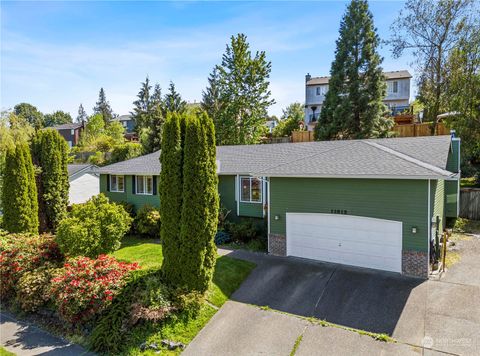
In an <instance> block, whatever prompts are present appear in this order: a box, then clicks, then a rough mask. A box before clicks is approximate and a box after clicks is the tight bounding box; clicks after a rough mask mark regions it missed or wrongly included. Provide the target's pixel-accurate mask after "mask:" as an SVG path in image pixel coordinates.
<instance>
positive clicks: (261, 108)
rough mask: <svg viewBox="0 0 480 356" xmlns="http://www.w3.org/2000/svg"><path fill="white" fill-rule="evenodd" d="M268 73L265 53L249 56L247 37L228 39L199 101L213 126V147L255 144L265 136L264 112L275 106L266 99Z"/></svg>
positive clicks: (268, 97) (268, 93)
mask: <svg viewBox="0 0 480 356" xmlns="http://www.w3.org/2000/svg"><path fill="white" fill-rule="evenodd" d="M270 72H271V63H270V62H268V61H267V59H266V54H265V52H263V51H261V52H256V53H255V55H252V53H251V51H250V45H249V43H248V42H247V36H245V35H244V34H238V35H237V36H232V37H231V43H230V44H229V45H227V48H226V51H225V53H224V55H223V57H222V63H221V64H220V65H217V66H215V68H214V69H213V72H212V74H211V75H210V78H209V80H208V82H209V83H208V87H207V89H206V90H205V91H204V92H203V99H202V107H203V109H204V110H205V111H206V112H207V113H208V114H209V116H210V117H211V118H212V119H213V122H214V124H215V132H216V142H217V144H219V145H225V144H251V143H258V142H259V139H260V137H261V135H262V134H264V133H265V125H264V124H265V121H266V120H265V119H266V118H267V117H268V113H267V109H268V107H269V106H270V105H272V104H274V103H275V101H274V100H273V99H271V98H270V97H271V92H270V90H269V84H270V83H269V81H268V79H269V77H270Z"/></svg>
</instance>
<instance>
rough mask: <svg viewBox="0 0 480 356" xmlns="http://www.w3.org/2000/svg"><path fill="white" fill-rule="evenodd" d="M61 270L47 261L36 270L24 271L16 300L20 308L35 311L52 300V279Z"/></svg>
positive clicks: (19, 282)
mask: <svg viewBox="0 0 480 356" xmlns="http://www.w3.org/2000/svg"><path fill="white" fill-rule="evenodd" d="M60 271H61V268H57V267H56V266H55V265H54V264H51V263H46V264H45V265H44V266H42V267H40V268H37V269H36V270H33V271H29V272H26V273H24V274H23V276H22V277H21V278H20V279H19V281H18V285H17V287H16V289H17V295H16V302H17V304H18V305H19V306H20V308H21V309H22V310H23V311H26V312H33V311H36V310H37V309H38V308H40V307H42V306H44V305H45V304H47V303H48V302H49V301H50V300H51V296H50V287H51V280H52V278H54V277H56V276H57V275H58V274H59V273H60Z"/></svg>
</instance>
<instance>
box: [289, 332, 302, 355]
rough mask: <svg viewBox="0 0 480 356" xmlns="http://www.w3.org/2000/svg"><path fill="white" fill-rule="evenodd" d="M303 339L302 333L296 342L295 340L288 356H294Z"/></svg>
mask: <svg viewBox="0 0 480 356" xmlns="http://www.w3.org/2000/svg"><path fill="white" fill-rule="evenodd" d="M302 339H303V333H302V334H300V335H298V337H297V340H295V344H294V345H293V349H292V351H291V352H290V356H295V354H296V353H297V350H298V347H299V346H300V343H301V342H302Z"/></svg>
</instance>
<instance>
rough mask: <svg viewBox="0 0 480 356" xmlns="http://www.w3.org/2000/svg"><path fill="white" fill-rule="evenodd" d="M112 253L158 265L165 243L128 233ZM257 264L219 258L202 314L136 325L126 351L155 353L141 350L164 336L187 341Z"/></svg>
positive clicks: (144, 265)
mask: <svg viewBox="0 0 480 356" xmlns="http://www.w3.org/2000/svg"><path fill="white" fill-rule="evenodd" d="M113 255H114V256H115V257H116V258H117V259H119V260H122V261H126V262H138V263H139V264H140V266H141V267H142V268H145V269H147V268H148V269H159V268H160V267H161V263H162V258H163V257H162V245H160V244H159V243H158V242H157V241H155V240H151V239H150V240H149V239H142V238H136V237H128V238H125V240H124V241H123V244H122V247H121V248H120V249H119V250H117V251H115V252H114V253H113ZM254 267H255V264H253V263H251V262H247V261H242V260H237V259H234V258H230V257H227V256H222V257H218V258H217V264H216V267H215V273H214V276H213V282H212V285H211V286H210V289H209V290H208V291H207V296H206V298H207V303H205V304H204V305H203V306H202V308H201V310H200V312H199V314H198V315H197V316H196V317H195V318H193V319H187V320H184V319H181V318H175V317H174V318H171V319H168V320H167V321H165V322H163V323H161V324H159V325H154V324H146V325H142V326H139V327H135V328H134V330H133V331H132V332H131V333H130V334H129V335H128V337H127V338H126V339H125V340H124V341H125V351H124V352H125V354H129V355H138V354H145V355H149V354H151V355H154V354H155V350H147V351H143V352H142V351H141V350H140V345H141V344H142V343H143V342H147V344H153V343H155V344H156V345H158V346H160V345H161V341H162V340H163V339H168V340H172V341H176V342H182V343H184V344H188V343H189V342H190V341H192V340H193V338H194V337H195V335H197V333H198V332H199V331H200V330H201V329H202V328H203V327H204V326H205V325H206V324H207V322H208V321H209V320H210V318H211V317H212V316H213V315H214V314H215V313H216V311H217V308H220V307H221V306H222V305H223V304H224V303H225V302H226V301H227V300H228V298H229V297H230V295H231V294H232V293H233V292H234V291H235V290H236V289H237V288H238V287H239V286H240V284H241V283H242V281H243V280H244V279H245V278H246V277H247V276H248V275H249V273H250V272H251V271H252V269H253V268H254ZM161 352H162V354H166V355H168V354H179V353H180V350H176V351H167V350H165V349H162V351H161Z"/></svg>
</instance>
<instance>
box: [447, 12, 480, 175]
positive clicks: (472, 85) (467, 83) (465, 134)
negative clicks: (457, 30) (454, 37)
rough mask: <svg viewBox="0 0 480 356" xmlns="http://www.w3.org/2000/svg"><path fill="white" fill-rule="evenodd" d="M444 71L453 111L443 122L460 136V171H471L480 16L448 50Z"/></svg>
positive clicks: (476, 151) (479, 86) (477, 114)
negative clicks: (454, 45)
mask: <svg viewBox="0 0 480 356" xmlns="http://www.w3.org/2000/svg"><path fill="white" fill-rule="evenodd" d="M478 19H480V16H479V17H478ZM447 72H448V76H447V86H446V91H445V96H446V98H447V100H446V103H447V110H448V112H450V113H456V114H455V115H452V116H449V117H447V118H446V121H447V125H448V126H449V127H452V128H454V129H455V130H456V131H457V134H458V135H459V136H460V137H461V139H462V150H461V154H462V174H463V173H466V174H467V175H468V174H473V173H474V170H475V168H474V167H475V165H480V20H479V21H477V22H476V23H475V24H474V26H472V27H471V29H470V30H469V32H468V33H467V35H466V36H465V38H464V39H462V40H461V41H459V43H458V45H457V46H456V48H455V49H454V50H452V51H451V53H450V56H449V58H448V61H447ZM477 170H480V167H479V168H477Z"/></svg>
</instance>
